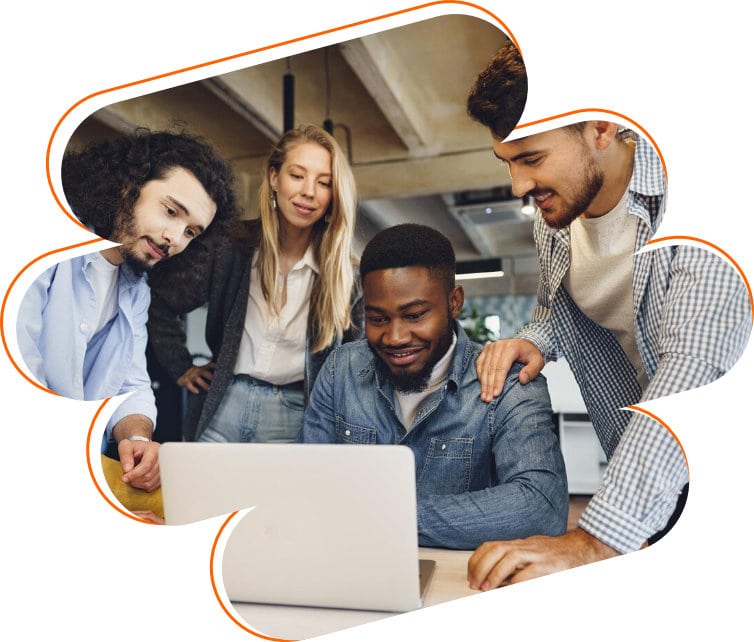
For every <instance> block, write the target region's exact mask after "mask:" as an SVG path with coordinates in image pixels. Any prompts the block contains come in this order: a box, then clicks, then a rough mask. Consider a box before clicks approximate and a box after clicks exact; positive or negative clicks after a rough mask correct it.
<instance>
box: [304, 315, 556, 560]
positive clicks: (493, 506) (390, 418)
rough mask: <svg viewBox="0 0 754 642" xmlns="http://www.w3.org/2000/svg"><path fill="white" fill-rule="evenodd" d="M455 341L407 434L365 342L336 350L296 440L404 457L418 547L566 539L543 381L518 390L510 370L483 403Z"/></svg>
mask: <svg viewBox="0 0 754 642" xmlns="http://www.w3.org/2000/svg"><path fill="white" fill-rule="evenodd" d="M456 333H457V336H458V343H457V344H456V348H455V354H454V356H453V360H452V362H451V365H450V370H449V372H448V377H447V380H446V381H445V384H444V385H443V386H442V387H441V388H440V389H439V390H436V391H434V392H432V393H431V394H430V395H429V396H428V397H427V398H426V399H424V400H423V401H422V402H421V404H420V405H419V408H418V409H417V412H416V415H415V417H414V420H413V423H412V425H411V430H409V431H407V430H406V428H405V427H404V426H403V424H402V423H401V421H400V420H399V419H398V416H397V414H396V409H395V403H394V400H393V399H394V398H393V389H392V386H391V384H390V382H389V380H387V378H386V377H384V376H382V375H381V373H380V370H379V369H378V368H377V367H376V366H377V361H376V360H377V357H375V356H374V355H373V354H372V351H371V350H370V349H369V346H368V345H367V342H366V341H365V340H361V341H355V342H353V343H348V344H346V345H344V346H342V347H340V348H337V349H336V350H334V351H333V353H332V354H331V355H330V356H329V357H328V358H327V361H325V364H324V365H323V366H322V369H321V370H320V373H319V375H318V377H317V380H316V382H315V384H314V389H313V390H312V394H311V396H310V399H309V405H308V406H307V409H306V413H305V415H304V427H303V429H302V431H301V441H304V442H319V443H352V444H353V443H355V444H403V445H405V446H407V447H409V448H411V450H412V451H413V453H414V457H415V459H416V495H417V519H418V533H419V544H420V545H421V546H440V547H445V548H460V549H473V548H475V547H477V546H479V545H480V544H481V543H482V542H484V541H487V540H497V539H516V538H519V537H527V536H528V535H535V534H545V535H559V534H561V533H563V532H564V531H565V527H566V518H567V515H568V491H567V484H566V477H565V467H564V464H563V458H562V456H561V453H560V448H559V446H558V441H557V438H556V436H555V432H554V430H553V422H552V409H551V406H550V397H549V395H548V392H547V385H546V382H545V380H544V377H541V376H540V377H538V378H537V379H535V380H534V381H532V382H530V383H529V384H527V385H526V386H522V385H521V384H520V383H519V382H518V371H519V370H520V366H517V367H515V368H513V369H512V370H511V373H510V375H509V376H508V380H507V381H506V384H505V388H504V390H503V393H502V394H501V395H500V396H499V397H498V398H496V399H495V400H494V401H492V402H491V403H489V404H487V403H484V402H483V401H482V400H481V398H480V395H481V388H480V384H479V380H478V379H477V375H476V368H475V363H476V358H477V356H478V355H479V352H480V350H481V346H479V345H477V344H475V343H472V342H471V341H470V340H469V339H468V337H467V336H466V333H465V332H464V331H463V329H462V328H461V327H460V325H456ZM386 473H387V474H389V471H386Z"/></svg>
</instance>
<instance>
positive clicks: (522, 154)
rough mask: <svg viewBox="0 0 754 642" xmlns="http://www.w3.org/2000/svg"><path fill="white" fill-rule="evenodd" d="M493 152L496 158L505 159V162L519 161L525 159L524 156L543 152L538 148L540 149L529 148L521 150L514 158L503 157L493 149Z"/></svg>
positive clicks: (527, 156) (528, 156)
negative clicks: (524, 150)
mask: <svg viewBox="0 0 754 642" xmlns="http://www.w3.org/2000/svg"><path fill="white" fill-rule="evenodd" d="M492 153H493V154H494V156H495V158H497V159H498V160H501V161H503V162H504V163H515V162H517V161H520V160H523V159H524V158H530V157H532V156H538V155H539V154H541V153H542V151H541V150H538V149H533V150H529V151H526V152H521V153H520V154H516V155H515V156H513V157H512V158H503V157H502V156H500V155H499V154H498V153H497V152H495V151H494V150H493V152H492Z"/></svg>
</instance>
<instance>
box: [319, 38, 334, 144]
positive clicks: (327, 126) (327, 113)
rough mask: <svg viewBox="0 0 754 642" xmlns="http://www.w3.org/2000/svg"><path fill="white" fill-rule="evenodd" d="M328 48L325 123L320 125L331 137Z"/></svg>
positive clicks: (332, 129)
mask: <svg viewBox="0 0 754 642" xmlns="http://www.w3.org/2000/svg"><path fill="white" fill-rule="evenodd" d="M329 51H330V48H329V47H325V122H324V123H322V128H323V129H324V130H325V131H326V132H327V133H328V134H330V136H332V133H333V131H335V125H334V124H333V122H332V118H330V58H329Z"/></svg>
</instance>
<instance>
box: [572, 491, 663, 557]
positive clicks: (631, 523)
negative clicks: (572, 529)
mask: <svg viewBox="0 0 754 642" xmlns="http://www.w3.org/2000/svg"><path fill="white" fill-rule="evenodd" d="M579 527H580V528H582V529H583V530H585V531H586V532H587V533H589V534H590V535H592V536H593V537H596V538H597V539H598V540H600V541H601V542H602V543H603V544H607V545H608V546H609V547H610V548H613V549H615V550H616V551H618V552H619V553H631V552H633V551H637V550H639V548H641V545H642V544H643V543H644V542H645V541H646V540H647V539H648V538H649V537H650V536H651V535H653V534H654V533H655V531H656V530H657V529H655V528H651V527H648V526H647V525H645V524H644V523H642V522H641V521H639V520H637V519H636V518H635V517H633V516H631V515H629V514H628V513H625V512H623V511H621V510H619V509H618V508H616V507H615V506H612V505H610V504H608V503H607V502H606V501H604V500H603V499H601V498H600V497H597V496H595V497H593V498H592V500H591V501H590V502H589V504H588V505H587V507H586V509H585V510H584V512H583V513H582V515H581V518H580V519H579Z"/></svg>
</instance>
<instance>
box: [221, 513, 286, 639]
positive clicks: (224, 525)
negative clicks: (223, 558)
mask: <svg viewBox="0 0 754 642" xmlns="http://www.w3.org/2000/svg"><path fill="white" fill-rule="evenodd" d="M237 514H238V511H234V512H232V513H231V514H230V515H229V516H228V519H226V520H225V521H224V522H223V525H222V526H221V527H220V530H219V531H217V535H216V536H215V541H214V543H213V544H212V551H211V553H210V556H209V579H210V581H211V582H212V591H213V592H214V593H215V598H216V599H217V601H218V603H219V604H220V607H221V608H222V610H223V611H225V615H227V616H228V617H229V618H230V619H231V620H233V622H234V623H235V624H237V625H238V626H240V627H241V628H242V629H243V630H244V631H246V632H247V633H251V634H252V635H254V636H256V637H258V638H262V639H263V640H272V641H273V642H294V641H293V640H289V639H287V638H273V637H270V636H268V635H264V634H263V633H259V632H257V631H254V630H253V629H250V628H249V627H248V626H246V625H245V624H243V623H242V622H240V621H239V620H238V618H237V617H236V616H235V615H234V614H233V613H231V611H230V609H228V607H227V606H225V603H224V602H223V599H222V598H221V597H220V591H218V590H217V583H216V582H215V574H214V573H213V569H214V563H215V553H216V551H217V543H218V541H219V540H220V535H222V533H223V531H224V530H225V527H226V526H227V525H228V524H229V523H230V520H231V519H233V518H234V517H235V516H236V515H237Z"/></svg>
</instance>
